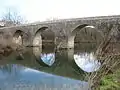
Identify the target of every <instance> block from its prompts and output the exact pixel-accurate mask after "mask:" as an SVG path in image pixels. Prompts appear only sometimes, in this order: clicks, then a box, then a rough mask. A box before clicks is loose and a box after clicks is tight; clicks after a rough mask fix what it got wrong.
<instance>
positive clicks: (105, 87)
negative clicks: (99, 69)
mask: <svg viewBox="0 0 120 90" xmlns="http://www.w3.org/2000/svg"><path fill="white" fill-rule="evenodd" d="M100 90H120V69H119V70H117V71H116V72H115V73H113V74H109V75H106V76H104V77H103V78H102V79H101V82H100Z"/></svg>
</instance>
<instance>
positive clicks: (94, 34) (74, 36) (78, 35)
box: [68, 24, 102, 49]
mask: <svg viewBox="0 0 120 90" xmlns="http://www.w3.org/2000/svg"><path fill="white" fill-rule="evenodd" d="M101 39H102V33H101V32H100V31H99V30H96V28H95V27H94V26H91V25H88V24H83V25H80V26H78V27H76V28H75V29H74V30H73V31H72V32H71V35H70V36H68V49H69V48H75V47H79V44H80V43H90V42H93V43H98V42H100V41H101ZM76 45H78V46H76Z"/></svg>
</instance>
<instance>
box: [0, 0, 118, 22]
mask: <svg viewBox="0 0 120 90" xmlns="http://www.w3.org/2000/svg"><path fill="white" fill-rule="evenodd" d="M119 2H120V0H0V17H2V15H3V14H4V13H5V12H7V10H8V9H10V10H13V11H16V12H18V13H19V14H20V15H22V16H23V17H25V19H26V20H28V21H29V22H36V21H46V20H50V19H68V18H81V17H92V16H108V15H120V5H119V4H120V3H119Z"/></svg>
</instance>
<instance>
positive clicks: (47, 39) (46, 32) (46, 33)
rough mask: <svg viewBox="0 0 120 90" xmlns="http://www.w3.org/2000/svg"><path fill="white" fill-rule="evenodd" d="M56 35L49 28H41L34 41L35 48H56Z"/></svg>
mask: <svg viewBox="0 0 120 90" xmlns="http://www.w3.org/2000/svg"><path fill="white" fill-rule="evenodd" d="M54 45H55V34H54V32H53V31H52V30H50V29H48V27H42V28H40V29H39V30H38V31H37V32H36V34H35V37H34V39H33V46H39V47H41V48H42V49H43V48H54Z"/></svg>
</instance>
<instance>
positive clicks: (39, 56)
mask: <svg viewBox="0 0 120 90" xmlns="http://www.w3.org/2000/svg"><path fill="white" fill-rule="evenodd" d="M21 54H22V55H23V57H24V59H23V60H19V59H18V58H17V57H18V56H19V54H18V53H16V52H13V53H11V55H9V56H8V57H3V60H4V61H2V60H0V64H1V66H0V81H2V83H0V85H1V86H0V88H1V89H2V88H6V90H9V88H14V87H15V88H23V87H24V88H29V90H30V87H31V88H42V90H51V89H52V90H56V89H55V88H57V90H63V89H64V90H74V89H75V90H88V88H89V86H88V75H89V73H91V72H95V71H98V70H99V68H100V65H101V64H100V62H98V60H97V59H96V58H95V57H94V54H92V53H89V51H88V52H87V51H79V50H78V49H77V51H76V50H75V51H74V50H73V49H68V50H57V51H56V50H55V48H51V49H47V48H46V49H43V50H42V49H41V47H33V48H26V50H24V52H22V53H21ZM6 64H7V65H6ZM27 67H28V68H27ZM48 73H49V74H48ZM76 79H77V80H76ZM6 80H8V81H7V82H6ZM6 85H7V86H6ZM45 88H47V89H45ZM11 90H12V89H11ZM36 90H37V89H36ZM38 90H39V89H38Z"/></svg>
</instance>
